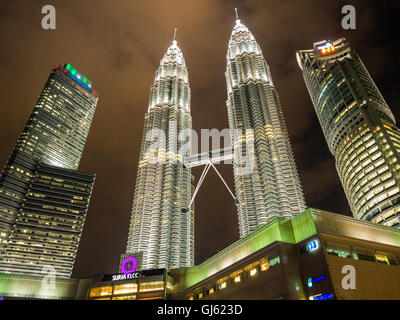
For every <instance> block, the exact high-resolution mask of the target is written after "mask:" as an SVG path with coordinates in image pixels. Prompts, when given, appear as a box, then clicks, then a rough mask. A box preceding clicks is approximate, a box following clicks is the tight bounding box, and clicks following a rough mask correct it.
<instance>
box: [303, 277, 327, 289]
mask: <svg viewBox="0 0 400 320" xmlns="http://www.w3.org/2000/svg"><path fill="white" fill-rule="evenodd" d="M324 279H325V277H319V278H317V279H313V278H308V279H307V285H308V286H309V287H310V288H311V287H312V286H313V283H314V282H317V281H321V280H324Z"/></svg>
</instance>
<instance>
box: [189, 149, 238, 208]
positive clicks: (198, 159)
mask: <svg viewBox="0 0 400 320" xmlns="http://www.w3.org/2000/svg"><path fill="white" fill-rule="evenodd" d="M232 159H233V150H232V147H227V148H223V149H216V150H213V151H208V152H202V153H198V154H192V155H190V156H187V157H185V158H184V165H185V166H186V167H187V168H194V167H199V166H205V167H204V169H203V172H202V173H201V176H200V179H199V182H198V183H197V186H196V188H195V190H194V192H193V195H192V199H191V201H190V203H189V206H188V208H190V206H191V205H192V203H193V200H194V198H195V197H196V195H197V192H198V191H199V189H200V186H201V184H202V183H203V181H204V178H205V177H206V175H207V173H208V170H209V169H210V168H211V167H213V169H214V170H215V172H216V173H217V174H218V177H219V178H220V179H221V180H222V182H223V183H224V185H225V187H226V188H227V189H228V191H229V193H230V194H231V196H232V198H233V200H235V202H237V200H236V197H235V195H234V194H233V192H232V190H231V189H230V188H229V186H228V184H227V183H226V181H225V180H224V178H223V177H222V175H221V174H220V173H219V171H218V170H217V168H216V167H215V166H214V164H220V163H221V162H225V163H229V164H232V162H228V161H232ZM188 208H182V212H187V211H188Z"/></svg>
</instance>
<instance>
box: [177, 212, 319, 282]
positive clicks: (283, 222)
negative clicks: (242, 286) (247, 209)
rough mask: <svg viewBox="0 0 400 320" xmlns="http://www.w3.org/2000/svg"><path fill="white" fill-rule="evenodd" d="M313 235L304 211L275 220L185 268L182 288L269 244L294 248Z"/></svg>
mask: <svg viewBox="0 0 400 320" xmlns="http://www.w3.org/2000/svg"><path fill="white" fill-rule="evenodd" d="M316 233H317V230H316V227H315V224H314V219H313V215H312V211H311V209H307V210H306V211H304V212H303V213H302V214H300V215H298V216H296V217H294V218H293V219H291V220H287V219H283V218H275V219H273V220H271V221H269V222H268V223H266V224H265V225H263V226H261V227H260V228H258V229H256V230H255V231H253V232H252V233H251V234H249V235H248V236H246V237H244V238H242V239H240V240H238V241H236V242H235V243H233V244H231V245H230V246H229V247H227V248H225V249H224V250H222V251H220V252H219V253H217V254H216V255H214V256H212V257H211V258H210V259H208V260H206V261H204V262H203V263H201V264H199V265H197V266H193V267H191V268H188V270H186V272H187V274H186V277H185V287H186V288H187V287H191V286H192V285H194V284H196V283H198V282H200V281H202V280H204V279H206V278H208V277H210V276H212V275H213V274H215V273H217V272H219V271H221V270H223V269H224V268H226V267H228V266H230V265H232V264H233V263H235V262H237V261H239V260H241V259H243V258H245V257H247V256H249V255H250V254H252V253H254V252H256V251H258V250H260V249H262V248H264V247H266V246H268V245H270V244H271V243H273V242H276V241H280V242H287V243H293V244H295V243H297V242H300V241H302V240H304V239H307V238H309V237H311V236H312V235H314V234H316Z"/></svg>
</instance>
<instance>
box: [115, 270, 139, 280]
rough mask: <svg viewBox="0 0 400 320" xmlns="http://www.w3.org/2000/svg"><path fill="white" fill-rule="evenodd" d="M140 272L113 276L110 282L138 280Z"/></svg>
mask: <svg viewBox="0 0 400 320" xmlns="http://www.w3.org/2000/svg"><path fill="white" fill-rule="evenodd" d="M139 276H140V272H133V273H130V274H125V273H121V274H113V275H112V278H111V280H112V281H120V280H129V279H139Z"/></svg>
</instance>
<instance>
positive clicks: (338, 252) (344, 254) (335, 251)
mask: <svg viewBox="0 0 400 320" xmlns="http://www.w3.org/2000/svg"><path fill="white" fill-rule="evenodd" d="M326 252H327V253H328V254H329V255H332V256H337V257H340V258H351V254H350V252H349V251H347V250H345V249H339V248H332V247H327V248H326Z"/></svg>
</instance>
